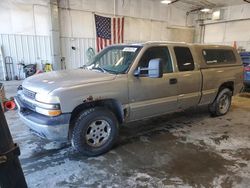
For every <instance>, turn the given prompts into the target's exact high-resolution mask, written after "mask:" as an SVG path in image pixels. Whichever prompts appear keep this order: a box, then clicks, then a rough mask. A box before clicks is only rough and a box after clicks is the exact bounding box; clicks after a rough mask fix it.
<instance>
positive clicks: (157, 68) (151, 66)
mask: <svg viewBox="0 0 250 188" xmlns="http://www.w3.org/2000/svg"><path fill="white" fill-rule="evenodd" d="M162 76H163V67H162V60H161V59H151V60H150V61H149V63H148V77H149V78H162Z"/></svg>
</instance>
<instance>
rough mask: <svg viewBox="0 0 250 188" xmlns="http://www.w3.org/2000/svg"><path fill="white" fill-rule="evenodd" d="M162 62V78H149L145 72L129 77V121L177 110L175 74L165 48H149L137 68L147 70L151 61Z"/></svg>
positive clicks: (167, 50)
mask: <svg viewBox="0 0 250 188" xmlns="http://www.w3.org/2000/svg"><path fill="white" fill-rule="evenodd" d="M156 58H160V59H162V62H163V77H162V78H149V77H148V76H147V73H148V72H147V71H144V72H141V74H140V75H139V76H134V75H130V76H129V83H128V84H129V102H130V116H129V119H130V120H137V119H142V118H147V117H151V116H155V115H161V114H165V113H168V112H173V111H175V110H177V82H176V79H175V78H176V75H175V74H176V73H174V71H173V63H172V59H171V56H170V53H169V49H168V47H167V46H157V47H149V48H148V49H146V50H145V51H144V53H143V55H142V56H141V58H140V60H139V63H138V65H137V68H138V67H140V68H147V67H148V63H149V61H150V60H152V59H156Z"/></svg>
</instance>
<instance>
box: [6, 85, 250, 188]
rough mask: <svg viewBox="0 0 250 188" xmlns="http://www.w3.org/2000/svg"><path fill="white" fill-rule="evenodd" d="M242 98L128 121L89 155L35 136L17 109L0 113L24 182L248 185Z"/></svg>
mask: <svg viewBox="0 0 250 188" xmlns="http://www.w3.org/2000/svg"><path fill="white" fill-rule="evenodd" d="M11 87H13V86H11ZM7 91H8V88H7ZM10 95H11V94H10ZM248 96H249V94H244V95H243V96H237V97H234V100H233V105H232V108H231V110H230V112H229V113H228V114H227V115H226V116H223V117H216V118H212V117H210V115H209V113H208V111H207V108H206V107H201V108H196V109H190V110H187V111H185V112H179V113H175V114H172V115H166V116H163V117H157V118H153V119H150V120H143V121H139V122H134V123H130V124H127V125H125V126H123V127H122V128H121V130H120V139H119V141H118V143H117V144H116V146H115V147H114V148H113V149H112V150H111V151H110V152H108V153H107V154H105V155H102V156H100V157H95V158H87V157H83V156H81V155H80V154H78V153H76V152H75V151H74V150H73V149H72V148H71V147H70V145H69V144H67V145H61V144H58V143H51V142H48V141H45V140H42V139H40V138H38V137H36V136H33V135H32V134H31V133H30V132H29V131H28V129H27V127H26V126H25V125H24V124H23V123H22V122H21V121H20V119H19V117H18V115H17V112H15V111H10V112H6V114H5V115H6V118H7V121H8V123H9V127H10V129H11V132H12V135H13V138H14V140H15V142H17V143H19V145H20V147H21V153H22V155H21V156H20V159H21V164H22V167H23V170H24V173H25V177H26V180H27V182H28V185H29V187H223V188H224V187H225V188H228V187H249V186H250V161H249V160H250V98H248Z"/></svg>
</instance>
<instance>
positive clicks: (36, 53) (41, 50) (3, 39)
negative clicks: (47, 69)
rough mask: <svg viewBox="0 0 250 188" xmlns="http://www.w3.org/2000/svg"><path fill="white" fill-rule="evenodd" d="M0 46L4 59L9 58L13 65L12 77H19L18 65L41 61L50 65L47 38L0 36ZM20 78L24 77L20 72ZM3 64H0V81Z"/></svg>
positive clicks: (49, 49)
mask: <svg viewBox="0 0 250 188" xmlns="http://www.w3.org/2000/svg"><path fill="white" fill-rule="evenodd" d="M0 46H1V47H2V49H3V55H4V57H6V56H10V57H11V58H12V59H13V63H14V72H13V73H14V75H13V76H16V75H17V76H19V67H18V63H19V62H21V61H23V62H24V63H25V64H30V63H37V64H38V66H39V65H40V64H41V62H43V61H48V62H50V63H51V54H52V52H51V41H50V37H49V36H32V35H8V34H0ZM20 73H21V74H20V76H21V78H23V77H24V75H23V73H22V70H21V71H20ZM3 75H4V73H3V64H0V80H3V79H4V78H3Z"/></svg>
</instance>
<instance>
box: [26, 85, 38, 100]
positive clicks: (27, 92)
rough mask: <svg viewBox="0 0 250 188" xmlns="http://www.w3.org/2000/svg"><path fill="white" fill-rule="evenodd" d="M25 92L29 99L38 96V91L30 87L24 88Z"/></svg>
mask: <svg viewBox="0 0 250 188" xmlns="http://www.w3.org/2000/svg"><path fill="white" fill-rule="evenodd" d="M23 94H24V96H25V97H27V98H29V99H35V97H36V93H35V92H33V91H30V90H28V89H25V88H23Z"/></svg>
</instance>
